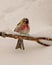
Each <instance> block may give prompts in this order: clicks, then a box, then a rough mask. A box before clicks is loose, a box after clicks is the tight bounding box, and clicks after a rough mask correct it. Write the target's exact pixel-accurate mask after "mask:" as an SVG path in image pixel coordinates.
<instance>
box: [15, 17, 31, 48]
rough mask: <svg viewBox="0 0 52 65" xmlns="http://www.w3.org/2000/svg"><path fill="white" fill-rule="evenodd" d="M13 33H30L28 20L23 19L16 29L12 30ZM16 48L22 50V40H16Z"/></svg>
mask: <svg viewBox="0 0 52 65" xmlns="http://www.w3.org/2000/svg"><path fill="white" fill-rule="evenodd" d="M14 31H15V32H18V33H20V34H28V33H29V32H30V27H29V20H28V18H23V19H22V20H21V21H20V22H19V23H18V24H17V26H16V28H15V29H14ZM17 48H21V49H22V48H23V49H24V45H23V39H22V38H19V39H18V43H17V46H16V49H17Z"/></svg>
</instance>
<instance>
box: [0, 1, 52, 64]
mask: <svg viewBox="0 0 52 65" xmlns="http://www.w3.org/2000/svg"><path fill="white" fill-rule="evenodd" d="M24 17H27V18H29V22H30V28H31V31H30V33H31V34H35V36H36V35H38V36H46V37H52V0H0V31H10V30H11V31H13V30H14V28H15V26H16V24H17V23H18V22H19V21H20V20H21V19H22V18H24ZM16 42H17V40H15V39H11V38H5V39H4V38H2V37H0V65H52V46H50V47H44V46H41V45H39V44H37V43H36V42H33V41H25V40H24V45H25V50H24V51H23V50H20V49H17V50H16V49H15V46H16ZM51 43H52V42H51Z"/></svg>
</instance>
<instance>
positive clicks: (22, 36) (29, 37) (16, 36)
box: [0, 32, 52, 46]
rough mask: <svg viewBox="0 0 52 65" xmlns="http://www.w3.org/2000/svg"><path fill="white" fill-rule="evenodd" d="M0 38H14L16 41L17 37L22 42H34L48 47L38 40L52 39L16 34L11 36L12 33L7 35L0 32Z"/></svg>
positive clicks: (49, 39)
mask: <svg viewBox="0 0 52 65" xmlns="http://www.w3.org/2000/svg"><path fill="white" fill-rule="evenodd" d="M0 36H2V37H10V38H14V39H18V38H19V37H21V38H22V39H24V40H31V41H36V42H38V43H39V44H41V45H44V46H50V45H48V44H45V43H42V42H41V41H40V40H48V41H52V38H47V37H32V36H25V35H18V34H12V33H11V34H7V33H5V32H0Z"/></svg>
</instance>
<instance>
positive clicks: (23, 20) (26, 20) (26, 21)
mask: <svg viewBox="0 0 52 65" xmlns="http://www.w3.org/2000/svg"><path fill="white" fill-rule="evenodd" d="M21 21H22V23H24V24H29V19H28V18H23V19H22V20H21Z"/></svg>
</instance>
